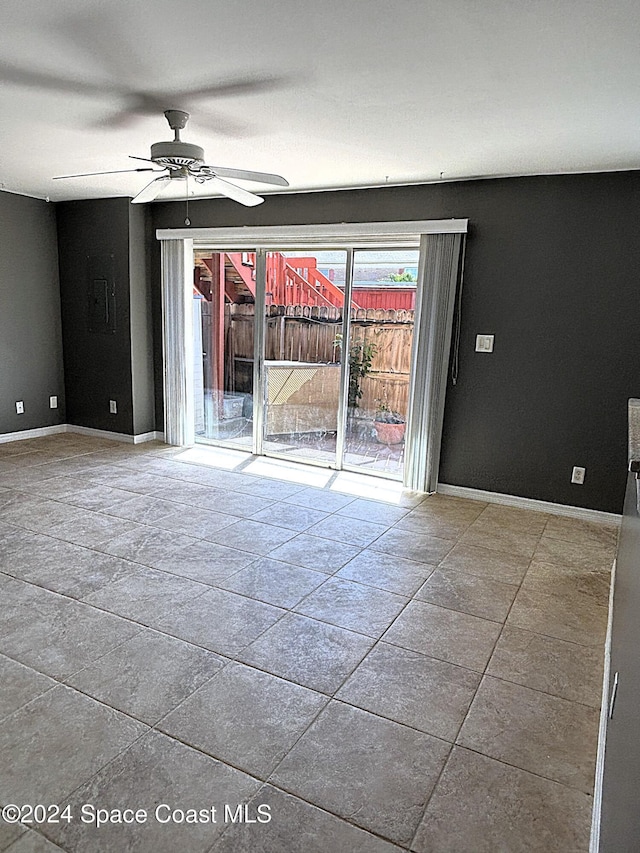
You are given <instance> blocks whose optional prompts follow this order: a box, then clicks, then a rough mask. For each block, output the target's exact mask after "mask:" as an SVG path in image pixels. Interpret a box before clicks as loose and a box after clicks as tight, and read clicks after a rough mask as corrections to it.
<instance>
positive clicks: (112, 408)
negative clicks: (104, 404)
mask: <svg viewBox="0 0 640 853" xmlns="http://www.w3.org/2000/svg"><path fill="white" fill-rule="evenodd" d="M109 411H110V412H111V414H112V415H117V414H118V404H117V403H116V401H115V400H109Z"/></svg>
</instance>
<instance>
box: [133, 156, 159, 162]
mask: <svg viewBox="0 0 640 853" xmlns="http://www.w3.org/2000/svg"><path fill="white" fill-rule="evenodd" d="M129 159H130V160H142V161H143V162H145V163H155V160H150V159H149V157H136V155H135V154H129Z"/></svg>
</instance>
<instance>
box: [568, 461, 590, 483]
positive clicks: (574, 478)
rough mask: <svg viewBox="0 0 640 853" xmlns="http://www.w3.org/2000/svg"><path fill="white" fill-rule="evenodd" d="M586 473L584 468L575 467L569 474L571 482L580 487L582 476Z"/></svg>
mask: <svg viewBox="0 0 640 853" xmlns="http://www.w3.org/2000/svg"><path fill="white" fill-rule="evenodd" d="M586 473H587V469H586V468H579V467H578V466H577V465H576V466H575V467H574V469H573V471H572V472H571V482H572V483H577V484H578V485H579V486H581V485H582V484H583V483H584V475H585V474H586Z"/></svg>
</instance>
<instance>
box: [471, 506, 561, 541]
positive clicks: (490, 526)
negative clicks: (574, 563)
mask: <svg viewBox="0 0 640 853" xmlns="http://www.w3.org/2000/svg"><path fill="white" fill-rule="evenodd" d="M548 519H549V515H547V514H546V513H544V512H535V511H532V510H529V509H519V508H518V507H511V506H503V505H502V504H489V505H488V506H487V507H485V509H484V510H483V511H482V513H481V514H480V515H479V516H478V518H477V519H476V520H475V521H474V523H473V527H474V529H480V528H483V529H486V530H487V531H491V530H495V529H505V528H507V529H509V530H513V531H514V532H517V533H524V534H529V535H531V536H539V535H540V534H541V533H542V531H543V530H544V529H545V526H546V524H547V521H548Z"/></svg>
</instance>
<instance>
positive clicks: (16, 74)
mask: <svg viewBox="0 0 640 853" xmlns="http://www.w3.org/2000/svg"><path fill="white" fill-rule="evenodd" d="M0 79H1V80H3V81H4V82H5V83H13V84H15V85H16V86H26V87H27V88H31V89H44V90H48V91H54V92H70V93H72V94H78V93H80V94H86V95H105V94H107V95H109V94H113V91H114V90H113V86H110V85H109V84H98V83H90V82H87V81H86V80H78V79H75V80H74V79H72V78H69V77H61V76H58V75H57V74H50V73H48V72H47V71H36V70H33V69H31V68H21V67H20V66H17V65H13V64H11V63H9V62H5V61H3V60H0Z"/></svg>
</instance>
